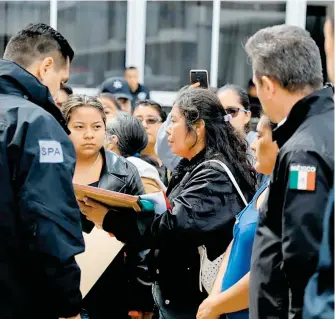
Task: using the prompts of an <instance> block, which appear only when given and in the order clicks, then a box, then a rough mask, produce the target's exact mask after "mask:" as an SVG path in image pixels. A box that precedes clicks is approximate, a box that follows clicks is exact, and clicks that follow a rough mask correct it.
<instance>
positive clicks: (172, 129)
mask: <svg viewBox="0 0 335 319" xmlns="http://www.w3.org/2000/svg"><path fill="white" fill-rule="evenodd" d="M166 133H167V135H168V143H169V147H170V149H171V152H172V153H174V154H176V155H179V156H181V157H184V158H189V157H190V154H191V149H192V147H193V146H194V144H195V142H196V138H195V136H194V134H192V133H191V132H189V130H188V129H187V125H186V121H185V117H184V115H183V114H182V113H181V112H180V110H179V108H178V106H176V105H174V106H173V108H172V110H171V124H170V126H169V127H168V129H167V130H166Z"/></svg>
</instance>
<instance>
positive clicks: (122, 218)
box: [0, 5, 335, 319]
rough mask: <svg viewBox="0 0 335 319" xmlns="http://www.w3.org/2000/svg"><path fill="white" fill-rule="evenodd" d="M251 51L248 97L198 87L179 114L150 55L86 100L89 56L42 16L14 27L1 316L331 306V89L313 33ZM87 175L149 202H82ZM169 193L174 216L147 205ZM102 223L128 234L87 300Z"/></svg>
mask: <svg viewBox="0 0 335 319" xmlns="http://www.w3.org/2000/svg"><path fill="white" fill-rule="evenodd" d="M328 11H329V12H328V16H327V20H326V24H325V28H324V33H325V50H326V54H327V67H328V69H327V71H328V75H329V79H330V80H331V82H334V80H335V79H334V39H335V37H334V18H333V13H334V8H333V6H332V5H331V6H329V8H328ZM245 49H246V53H247V55H248V58H249V59H250V61H251V64H252V69H253V80H252V83H250V84H249V86H250V92H247V91H246V90H244V89H243V88H241V87H239V86H237V85H234V84H226V85H225V86H223V87H222V88H219V89H218V90H215V89H211V88H202V87H200V84H199V83H195V84H192V85H186V86H185V87H183V88H182V89H180V90H179V92H178V94H177V98H176V100H175V101H174V103H173V105H172V108H171V112H170V113H169V114H167V113H166V111H165V110H164V108H163V107H162V106H161V105H160V104H159V103H157V102H156V101H154V100H151V99H150V95H149V91H148V89H147V88H146V87H145V86H144V85H142V84H140V83H139V80H138V79H139V76H138V71H137V69H136V68H135V67H127V68H126V69H125V73H124V77H114V78H109V79H107V80H106V81H105V82H103V83H102V84H101V86H100V87H99V92H98V94H97V96H88V95H83V94H81V95H79V94H75V93H74V92H73V90H72V89H71V88H70V87H69V86H67V85H66V82H67V80H68V78H69V74H70V64H71V61H72V60H73V57H74V54H75V53H74V51H73V49H72V48H71V46H70V44H69V43H68V42H67V40H66V39H65V38H64V37H63V36H62V35H61V34H60V33H59V32H57V31H56V30H54V29H52V28H51V27H49V26H47V25H45V24H42V23H38V24H31V25H29V26H27V27H26V28H24V29H22V30H21V31H19V32H18V33H17V34H16V35H14V36H13V37H12V38H11V39H10V41H9V43H8V45H7V47H6V50H5V53H4V57H3V59H2V60H0V189H1V192H0V230H1V231H0V238H1V240H0V282H1V285H0V318H1V319H16V318H23V317H24V318H27V319H42V318H43V319H45V318H50V319H58V318H76V319H79V318H82V319H106V318H116V319H123V318H129V316H130V317H132V318H138V319H152V318H155V319H195V318H197V319H218V318H230V319H247V318H251V319H263V318H264V319H266V318H278V319H282V318H294V319H298V318H305V319H312V318H313V319H314V318H333V317H334V192H333V190H332V189H333V182H334V98H333V97H334V88H333V86H332V84H325V83H324V80H323V73H322V64H321V57H320V52H319V49H318V47H317V45H316V43H315V42H314V40H313V39H312V38H311V36H310V34H309V33H308V32H307V31H305V30H303V29H301V28H299V27H294V26H289V25H278V26H274V27H269V28H265V29H262V30H259V31H258V32H256V33H255V34H254V35H253V36H252V37H250V38H249V39H248V41H247V43H246V45H245ZM251 91H252V92H251ZM248 93H249V94H248ZM256 99H259V101H260V103H261V106H262V109H263V111H262V114H261V115H260V119H259V121H258V124H257V128H256V131H255V130H254V126H253V123H252V121H251V119H252V115H253V113H255V104H254V102H255V100H256ZM73 183H75V184H81V185H88V186H92V187H97V188H101V189H106V190H111V191H115V192H119V193H124V194H129V195H135V196H138V198H139V202H138V203H139V206H140V207H141V212H139V213H138V212H135V211H134V210H133V209H130V208H120V207H118V208H117V207H107V206H105V205H103V204H102V203H99V202H96V201H94V200H92V199H90V198H84V199H81V200H79V199H77V198H76V196H75V193H74V189H73ZM159 192H161V193H162V194H164V196H166V207H165V209H164V210H163V211H162V210H158V209H157V205H156V204H157V203H156V202H155V201H152V202H150V201H149V205H148V201H147V200H145V198H146V197H145V194H152V193H159ZM141 196H142V197H141ZM94 227H97V228H99V229H103V230H104V231H105V232H107V233H109V234H110V235H112V236H115V237H116V239H117V240H119V241H121V242H122V243H124V244H125V245H124V246H123V248H122V249H121V251H120V252H119V253H118V254H117V256H116V257H115V258H114V259H113V261H112V262H111V263H110V265H109V266H108V267H107V269H106V270H105V271H104V272H103V274H102V275H101V276H100V277H99V279H98V280H97V282H96V283H95V284H94V286H93V288H92V289H91V290H90V291H89V293H88V294H87V295H86V296H85V297H84V298H82V295H81V292H80V280H81V273H80V269H79V267H78V265H77V263H76V259H75V256H76V255H78V254H80V253H82V252H83V251H84V249H85V243H84V239H83V232H85V233H88V234H89V233H90V232H91V231H92V230H93V229H94ZM94 262H95V261H94V260H92V267H94Z"/></svg>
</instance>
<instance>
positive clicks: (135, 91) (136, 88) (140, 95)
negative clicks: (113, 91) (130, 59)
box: [124, 66, 150, 109]
mask: <svg viewBox="0 0 335 319" xmlns="http://www.w3.org/2000/svg"><path fill="white" fill-rule="evenodd" d="M124 78H125V79H126V81H127V82H128V85H129V87H130V93H131V95H132V101H131V105H132V108H133V109H134V108H135V104H136V101H142V100H147V99H150V93H149V90H148V89H147V87H145V86H144V85H143V84H141V83H140V81H139V74H138V70H137V68H136V67H134V66H129V67H127V68H125V70H124Z"/></svg>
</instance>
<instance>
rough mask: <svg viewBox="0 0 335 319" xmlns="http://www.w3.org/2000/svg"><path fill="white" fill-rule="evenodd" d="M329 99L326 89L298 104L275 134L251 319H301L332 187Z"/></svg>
mask: <svg viewBox="0 0 335 319" xmlns="http://www.w3.org/2000/svg"><path fill="white" fill-rule="evenodd" d="M333 94H334V92H333V89H332V87H329V86H328V87H325V88H323V89H322V90H319V91H317V92H315V93H313V94H311V95H309V96H307V97H305V98H304V99H302V100H300V101H299V102H298V103H296V105H294V107H293V109H292V110H291V112H290V114H289V116H288V117H287V119H286V121H285V123H284V124H282V125H279V127H278V128H277V129H276V130H275V131H274V133H273V134H274V139H275V140H276V141H277V143H278V146H279V148H280V152H279V155H278V158H277V161H276V165H275V169H274V172H273V175H272V177H271V183H270V187H269V193H268V198H267V200H266V201H265V205H264V206H263V207H262V208H261V211H260V216H259V225H258V229H257V232H256V237H255V241H254V247H253V254H252V265H251V275H250V278H251V281H250V289H249V291H250V296H249V300H250V301H249V305H250V318H252V319H256V318H257V319H262V318H281V319H282V318H301V316H302V306H303V297H304V290H305V287H306V284H307V282H308V280H309V278H310V277H311V276H312V275H313V273H314V272H315V271H316V266H317V262H318V253H319V249H320V243H321V238H322V223H323V216H324V212H325V208H326V204H327V199H328V194H329V192H330V189H331V188H332V185H333V176H334V100H333Z"/></svg>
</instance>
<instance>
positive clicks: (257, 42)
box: [245, 25, 323, 93]
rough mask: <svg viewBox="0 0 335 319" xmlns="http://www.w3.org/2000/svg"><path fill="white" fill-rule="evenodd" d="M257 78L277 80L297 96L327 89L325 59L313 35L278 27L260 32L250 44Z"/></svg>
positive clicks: (249, 54) (248, 49)
mask: <svg viewBox="0 0 335 319" xmlns="http://www.w3.org/2000/svg"><path fill="white" fill-rule="evenodd" d="M245 49H246V52H247V54H248V56H249V58H250V60H251V63H252V68H253V71H254V74H255V76H256V77H257V79H258V80H260V81H261V78H262V76H267V77H269V78H272V79H273V80H276V81H277V82H278V83H279V85H280V86H281V87H282V88H284V89H286V90H287V91H289V92H291V93H293V92H298V91H305V90H306V89H309V88H312V89H313V90H319V89H320V88H322V86H323V75H322V64H321V55H320V50H319V48H318V46H317V45H316V43H315V41H314V40H313V39H312V37H311V36H310V34H309V32H308V31H306V30H304V29H302V28H300V27H296V26H291V25H276V26H273V27H268V28H264V29H261V30H259V31H257V32H256V33H255V34H254V35H253V36H252V37H250V38H249V40H248V41H247V43H246V46H245Z"/></svg>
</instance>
